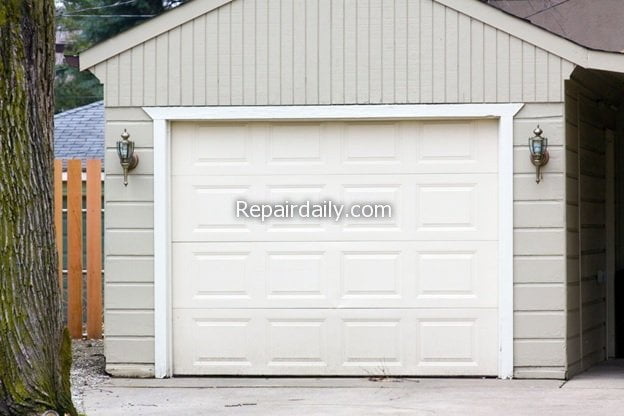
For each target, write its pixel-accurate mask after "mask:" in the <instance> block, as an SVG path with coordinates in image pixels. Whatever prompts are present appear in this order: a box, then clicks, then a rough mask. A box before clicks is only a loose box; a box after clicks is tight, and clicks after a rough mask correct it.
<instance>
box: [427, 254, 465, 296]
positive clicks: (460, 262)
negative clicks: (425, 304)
mask: <svg viewBox="0 0 624 416" xmlns="http://www.w3.org/2000/svg"><path fill="white" fill-rule="evenodd" d="M475 269H476V268H475V258H474V253H420V255H419V256H418V276H419V282H420V291H419V292H420V296H425V297H447V296H462V297H465V296H475V293H474V289H475V280H476V278H477V276H475V272H476V270H475Z"/></svg>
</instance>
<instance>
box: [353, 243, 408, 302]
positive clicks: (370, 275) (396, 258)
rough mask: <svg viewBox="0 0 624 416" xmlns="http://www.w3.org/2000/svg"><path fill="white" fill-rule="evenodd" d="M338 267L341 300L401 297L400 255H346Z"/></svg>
mask: <svg viewBox="0 0 624 416" xmlns="http://www.w3.org/2000/svg"><path fill="white" fill-rule="evenodd" d="M341 266H342V271H341V275H342V285H341V286H342V287H341V293H342V297H343V298H368V297H399V296H400V295H401V288H400V285H401V274H402V273H401V272H402V270H401V262H400V253H399V252H380V251H372V252H345V253H342V265H341Z"/></svg>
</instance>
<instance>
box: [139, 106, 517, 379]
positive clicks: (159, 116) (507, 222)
mask: <svg viewBox="0 0 624 416" xmlns="http://www.w3.org/2000/svg"><path fill="white" fill-rule="evenodd" d="M522 106H523V104H439V105H437V104H436V105H431V104H424V105H324V106H252V107H144V108H143V110H144V111H145V112H146V113H147V114H148V115H149V116H150V117H151V118H152V119H153V120H154V343H155V348H154V360H155V376H156V377H157V378H164V377H170V376H171V375H172V358H171V357H172V347H171V344H172V321H171V198H170V185H169V183H170V148H171V131H170V122H172V121H182V120H187V121H188V120H197V121H202V120H203V121H207V120H210V121H224V120H266V121H269V120H272V121H278V120H313V119H315V120H348V119H352V120H353V119H357V120H380V119H386V120H387V119H412V120H418V119H420V120H422V119H458V118H496V119H498V120H499V123H498V175H499V187H498V214H499V215H498V218H499V224H498V237H499V248H498V255H499V259H498V260H499V262H498V264H499V266H498V276H499V285H498V287H499V301H498V339H499V357H498V377H500V378H511V377H512V376H513V118H514V116H515V114H516V113H517V112H518V111H519V110H520V109H521V108H522Z"/></svg>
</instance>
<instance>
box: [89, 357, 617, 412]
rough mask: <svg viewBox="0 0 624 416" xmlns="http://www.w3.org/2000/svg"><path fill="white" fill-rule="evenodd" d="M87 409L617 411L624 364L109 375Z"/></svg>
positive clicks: (134, 410)
mask: <svg viewBox="0 0 624 416" xmlns="http://www.w3.org/2000/svg"><path fill="white" fill-rule="evenodd" d="M84 400H85V401H84V405H85V411H86V414H87V415H88V416H99V415H106V416H114V415H124V416H125V415H137V416H138V415H168V416H170V415H289V416H291V415H302V416H314V415H332V416H341V415H445V416H447V415H461V416H465V415H496V416H499V415H501V414H505V415H506V416H509V415H531V416H533V415H566V416H569V415H584V416H588V415H616V414H622V412H623V411H624V410H623V409H624V367H623V366H621V365H615V366H614V365H602V366H597V367H594V368H593V369H591V370H590V371H589V372H587V373H585V374H582V375H580V376H578V377H577V378H575V379H574V380H572V381H569V382H563V381H554V380H511V381H509V380H495V379H413V378H401V379H383V380H370V379H358V378H324V379H323V378H316V379H310V378H272V379H264V378H176V379H170V380H136V379H111V380H109V381H108V382H106V383H105V384H102V385H100V386H98V387H97V388H94V389H90V390H88V391H87V392H86V394H85V398H84Z"/></svg>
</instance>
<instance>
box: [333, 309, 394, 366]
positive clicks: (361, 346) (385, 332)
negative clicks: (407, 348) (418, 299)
mask: <svg viewBox="0 0 624 416" xmlns="http://www.w3.org/2000/svg"><path fill="white" fill-rule="evenodd" d="M342 332H343V339H344V342H343V348H344V350H343V359H344V364H343V365H346V366H349V365H354V366H379V367H386V366H390V367H392V366H400V365H402V363H401V341H402V340H401V326H400V324H399V321H395V320H365V319H358V320H346V321H345V322H344V328H343V330H342Z"/></svg>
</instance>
